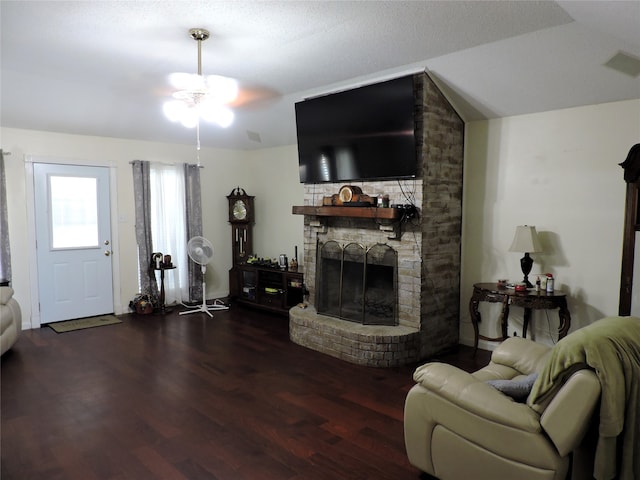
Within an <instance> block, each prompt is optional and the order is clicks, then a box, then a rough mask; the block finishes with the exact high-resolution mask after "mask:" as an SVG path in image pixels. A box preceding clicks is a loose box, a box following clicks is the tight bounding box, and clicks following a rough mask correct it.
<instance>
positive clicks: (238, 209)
mask: <svg viewBox="0 0 640 480" xmlns="http://www.w3.org/2000/svg"><path fill="white" fill-rule="evenodd" d="M233 218H235V219H236V220H244V219H246V218H247V206H246V205H245V203H244V201H242V200H236V203H234V204H233Z"/></svg>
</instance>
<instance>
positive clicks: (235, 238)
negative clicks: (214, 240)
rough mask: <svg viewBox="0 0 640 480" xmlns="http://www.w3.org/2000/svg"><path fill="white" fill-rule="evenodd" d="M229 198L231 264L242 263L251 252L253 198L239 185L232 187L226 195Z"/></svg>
mask: <svg viewBox="0 0 640 480" xmlns="http://www.w3.org/2000/svg"><path fill="white" fill-rule="evenodd" d="M227 199H228V200H229V223H231V243H232V245H233V266H234V267H235V266H236V265H243V264H245V263H246V262H247V259H248V258H249V255H251V253H252V248H253V236H252V231H251V227H252V225H253V219H254V212H253V199H254V197H252V196H251V195H247V192H245V191H244V189H242V188H240V187H236V188H234V189H233V190H232V191H231V193H230V194H229V195H228V196H227Z"/></svg>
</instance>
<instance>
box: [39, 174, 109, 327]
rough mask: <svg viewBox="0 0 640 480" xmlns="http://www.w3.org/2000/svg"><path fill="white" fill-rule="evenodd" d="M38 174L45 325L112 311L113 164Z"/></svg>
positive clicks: (42, 302)
mask: <svg viewBox="0 0 640 480" xmlns="http://www.w3.org/2000/svg"><path fill="white" fill-rule="evenodd" d="M33 172H34V194H35V220H36V243H37V246H36V250H37V254H36V255H37V264H38V289H39V293H40V323H41V324H45V323H51V322H58V321H61V320H69V319H73V318H82V317H90V316H94V315H102V314H105V313H112V312H113V286H112V285H113V284H112V276H113V275H112V265H111V225H110V210H109V205H110V201H109V168H107V167H88V166H77V165H58V164H52V163H34V164H33Z"/></svg>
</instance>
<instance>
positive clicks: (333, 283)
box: [316, 240, 398, 325]
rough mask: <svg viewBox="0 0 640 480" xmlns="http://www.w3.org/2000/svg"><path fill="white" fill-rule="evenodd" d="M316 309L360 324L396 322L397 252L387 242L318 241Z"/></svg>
mask: <svg viewBox="0 0 640 480" xmlns="http://www.w3.org/2000/svg"><path fill="white" fill-rule="evenodd" d="M317 251H318V261H317V265H318V266H319V270H318V273H317V276H316V282H317V284H316V292H317V295H318V299H317V309H318V313H320V314H324V315H329V316H332V317H338V318H341V319H343V320H349V321H351V322H355V323H360V324H362V325H397V324H398V318H397V313H396V312H397V308H396V305H397V294H396V290H397V282H396V277H397V263H398V259H397V253H396V251H395V250H394V249H393V248H392V247H390V246H389V245H386V244H381V243H378V244H375V245H373V246H371V247H365V246H364V245H362V244H359V243H348V244H347V245H345V246H344V247H343V246H341V245H340V244H339V243H338V242H336V241H333V240H330V241H328V242H326V243H323V244H319V245H318V250H317Z"/></svg>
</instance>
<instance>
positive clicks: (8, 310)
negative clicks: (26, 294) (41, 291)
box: [0, 287, 22, 355]
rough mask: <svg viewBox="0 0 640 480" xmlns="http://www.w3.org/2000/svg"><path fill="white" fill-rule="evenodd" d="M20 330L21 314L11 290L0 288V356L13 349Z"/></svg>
mask: <svg viewBox="0 0 640 480" xmlns="http://www.w3.org/2000/svg"><path fill="white" fill-rule="evenodd" d="M21 330H22V312H21V310H20V305H18V302H17V301H16V299H15V298H13V288H11V287H0V355H2V354H4V352H6V351H7V350H9V349H10V348H11V347H13V344H14V343H16V340H18V336H19V335H20V331H21Z"/></svg>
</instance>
